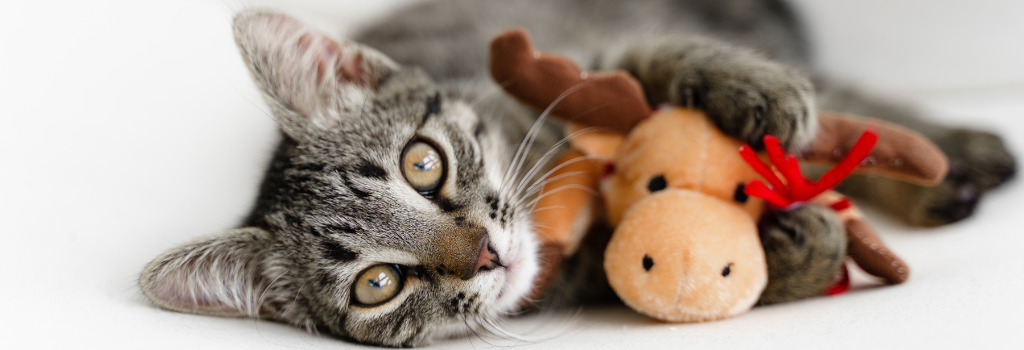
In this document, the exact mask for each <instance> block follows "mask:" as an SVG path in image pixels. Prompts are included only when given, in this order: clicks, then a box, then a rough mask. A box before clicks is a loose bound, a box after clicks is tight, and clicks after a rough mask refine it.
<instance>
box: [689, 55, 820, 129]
mask: <svg viewBox="0 0 1024 350" xmlns="http://www.w3.org/2000/svg"><path fill="white" fill-rule="evenodd" d="M671 89H672V90H673V91H671V93H672V94H673V95H675V96H674V97H675V99H676V100H677V103H679V104H681V105H684V106H693V107H696V108H700V109H703V110H704V111H705V112H706V113H708V116H709V117H711V119H712V120H714V121H715V123H716V124H717V125H718V126H719V128H721V129H722V131H724V132H725V133H727V134H729V135H731V136H734V137H738V138H740V139H742V140H744V141H746V142H747V143H749V144H750V145H752V146H753V147H754V148H756V149H761V148H763V146H764V143H763V138H764V135H773V136H775V137H777V138H779V140H780V141H781V143H782V145H783V146H784V147H786V148H788V149H793V148H797V147H800V146H802V145H804V144H806V143H807V142H810V141H811V140H812V139H813V138H814V133H815V132H816V131H817V130H816V129H817V119H816V111H815V100H814V89H813V86H812V85H811V82H810V81H809V80H808V79H807V78H806V77H805V76H804V75H803V74H801V73H799V72H796V71H795V70H792V69H789V68H786V67H784V66H782V65H780V64H776V63H774V62H770V61H763V60H733V61H729V62H721V63H718V64H715V65H712V66H710V67H701V68H699V69H696V70H687V71H684V72H681V74H679V75H678V76H677V78H676V79H675V81H674V84H673V86H672V88H671Z"/></svg>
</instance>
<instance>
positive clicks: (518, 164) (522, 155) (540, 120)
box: [499, 81, 591, 194]
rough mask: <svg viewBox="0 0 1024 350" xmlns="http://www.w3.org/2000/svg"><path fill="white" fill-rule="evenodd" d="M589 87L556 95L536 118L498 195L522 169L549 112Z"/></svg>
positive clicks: (574, 87) (578, 86)
mask: <svg viewBox="0 0 1024 350" xmlns="http://www.w3.org/2000/svg"><path fill="white" fill-rule="evenodd" d="M590 85H591V83H590V82H589V81H588V82H583V83H579V84H576V85H575V86H573V87H571V88H569V89H568V90H566V91H565V92H563V93H562V94H561V95H558V98H556V99H555V100H554V101H552V102H551V104H550V105H548V108H547V109H545V110H544V112H542V113H541V114H540V116H539V117H537V120H536V121H534V122H533V126H531V127H530V130H529V131H528V132H527V133H526V137H525V138H523V141H522V142H521V143H520V145H519V149H518V150H516V155H515V157H513V159H512V162H513V164H511V165H510V167H509V169H508V170H512V169H514V170H512V172H511V173H510V174H506V176H505V179H503V180H502V185H501V188H499V193H501V194H504V190H505V186H506V185H507V184H508V182H509V181H511V180H512V179H515V178H516V176H518V175H519V171H520V170H521V169H522V165H523V163H524V162H525V161H526V157H527V155H528V154H529V153H530V148H531V147H533V142H534V140H536V135H537V134H538V133H539V130H540V126H541V125H543V124H544V121H545V120H547V118H548V116H550V115H551V111H553V110H554V109H555V106H557V105H558V103H559V102H562V100H563V99H565V98H566V97H567V96H569V95H570V94H572V93H574V92H576V91H578V90H580V89H582V88H584V87H587V86H590ZM510 176H511V177H510Z"/></svg>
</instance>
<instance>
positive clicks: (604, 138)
mask: <svg viewBox="0 0 1024 350" xmlns="http://www.w3.org/2000/svg"><path fill="white" fill-rule="evenodd" d="M491 70H492V75H493V76H494V78H495V80H496V81H497V82H498V83H499V84H500V85H502V86H503V87H504V88H505V89H506V90H507V91H508V92H509V93H510V94H512V95H513V96H515V97H517V98H519V99H520V100H521V101H523V102H524V103H527V104H528V105H531V106H533V107H534V108H537V109H538V110H543V109H545V108H548V107H549V106H551V104H552V103H553V102H555V101H556V100H559V96H562V98H561V99H560V100H559V101H560V102H559V103H558V105H556V106H555V107H554V108H553V109H552V111H553V113H554V115H556V116H559V117H561V118H563V119H566V120H567V121H570V122H574V123H578V124H584V125H591V126H604V127H606V129H610V130H612V132H590V133H587V134H582V135H580V136H577V137H576V138H574V139H573V140H571V143H572V145H573V150H571V151H569V152H568V153H567V154H566V155H564V156H563V158H562V160H561V161H560V163H559V164H561V165H559V166H558V167H557V168H556V169H557V171H555V172H554V173H553V174H552V175H551V176H552V177H553V178H557V179H554V180H553V181H552V182H550V183H549V184H548V185H546V187H545V192H548V191H553V190H555V189H561V188H569V187H577V188H579V187H583V188H590V189H592V190H598V189H599V191H600V193H601V194H602V196H603V201H602V198H596V197H594V196H592V195H590V194H589V193H588V192H586V191H561V192H551V193H548V194H546V195H544V196H543V197H542V198H541V203H540V204H538V207H540V208H545V209H546V210H545V211H544V212H538V213H536V215H535V220H536V221H538V224H539V225H538V226H540V227H546V228H547V229H546V230H543V231H542V232H540V239H541V241H542V242H543V243H544V244H543V247H545V248H544V249H546V250H547V254H546V256H547V257H548V259H546V260H545V262H547V263H550V265H549V266H548V268H549V272H551V273H548V274H542V276H544V277H543V279H542V280H540V281H538V284H539V285H541V286H543V285H545V284H546V283H547V282H548V281H549V280H550V278H551V276H552V275H553V271H554V269H557V267H558V262H559V261H560V260H559V258H561V257H563V256H567V255H570V254H572V252H573V251H574V249H575V247H576V246H577V244H578V243H579V242H580V241H581V239H582V234H583V233H585V232H586V228H587V227H588V226H589V225H590V224H591V223H592V222H594V221H596V220H601V219H602V218H600V217H599V213H606V214H607V218H606V220H607V221H608V222H609V223H610V224H612V225H613V226H615V227H616V228H615V232H614V234H613V235H612V238H611V241H610V242H609V244H608V246H607V248H606V250H605V272H606V273H607V275H608V281H609V284H611V286H612V288H613V289H614V290H615V291H616V293H617V294H618V295H619V297H620V298H621V299H622V300H623V301H624V302H625V303H626V304H628V305H629V306H631V307H633V308H634V309H636V310H637V311H640V312H642V313H644V314H647V315H649V316H652V317H655V318H658V319H661V320H665V321H676V322H699V321H710V320H717V319H722V318H727V317H731V316H734V315H737V314H739V313H742V312H743V311H745V310H747V309H749V308H750V307H752V306H753V305H754V304H755V303H756V302H757V301H758V299H759V297H762V291H765V287H766V285H769V286H770V285H771V284H772V283H773V281H776V280H779V281H781V280H786V278H784V277H785V276H782V277H779V276H780V275H779V274H777V273H773V274H771V276H772V280H769V275H770V274H769V271H770V270H772V269H773V266H772V265H771V264H770V263H772V262H774V261H780V260H779V259H772V258H771V256H769V257H768V259H766V255H765V254H766V252H765V250H764V249H763V248H762V246H761V241H760V238H759V229H760V230H763V229H764V228H763V227H758V223H759V222H761V223H763V222H765V221H764V220H762V219H763V216H765V215H771V214H765V210H764V209H765V204H764V201H762V200H761V199H760V198H756V197H755V196H750V195H756V196H761V197H766V198H767V199H768V200H769V201H771V202H772V203H778V204H780V205H781V204H782V203H783V202H784V201H780V200H779V198H776V197H774V196H773V195H779V196H783V195H785V196H788V195H790V194H789V193H788V192H787V188H790V187H792V186H790V184H789V183H785V182H783V181H782V180H780V179H778V178H777V177H775V175H774V174H773V173H772V172H771V170H767V172H766V171H765V169H767V166H763V164H762V165H761V167H760V168H755V167H752V166H751V165H748V163H747V162H748V161H751V159H744V157H745V156H746V157H747V158H750V156H751V154H752V153H749V152H748V153H746V154H745V156H741V154H740V153H739V152H738V150H739V149H740V148H741V146H742V145H741V143H740V142H739V141H738V140H736V139H733V138H730V137H728V136H726V135H725V134H723V133H722V132H720V131H719V130H718V129H717V128H716V127H715V126H714V125H713V124H712V123H711V122H710V121H709V120H708V119H707V118H706V117H705V116H704V114H703V113H701V112H699V111H695V110H686V109H678V108H665V109H662V110H660V111H658V112H656V113H654V114H653V115H651V111H650V109H649V108H648V107H647V104H646V101H645V100H644V98H643V96H644V95H643V92H642V91H641V90H640V87H639V84H638V83H636V81H634V80H632V79H631V78H630V77H629V76H628V75H627V74H625V73H622V72H613V73H590V74H583V71H582V70H581V69H579V67H577V66H576V65H574V64H573V63H572V62H571V61H568V60H567V59H565V58H562V57H556V56H549V55H545V54H542V53H539V52H536V51H534V50H533V48H532V46H530V41H529V38H528V37H527V36H526V34H525V33H524V32H522V31H518V30H513V31H509V32H506V33H504V34H502V35H500V36H499V37H498V38H496V39H495V40H494V42H493V43H492V46H491ZM573 89H575V92H573V93H571V94H568V95H562V94H563V93H564V92H565V91H568V90H573ZM819 119H820V120H819V122H820V124H821V125H822V127H821V131H820V132H819V134H818V140H817V141H815V142H814V144H813V145H812V146H811V148H810V149H808V150H807V151H806V152H805V153H804V155H805V159H810V160H818V161H822V160H824V161H837V160H839V159H837V158H836V157H837V156H838V158H842V157H843V156H845V155H846V154H847V153H849V152H850V151H851V147H852V145H853V141H854V139H856V137H857V136H859V135H860V133H861V132H863V131H864V130H865V129H866V128H867V127H868V122H866V121H864V120H863V119H857V118H849V117H843V116H835V115H826V114H823V115H821V116H820V118H819ZM578 124H576V125H575V126H573V125H571V127H574V128H576V129H577V130H578V129H579V128H580V126H579V125H578ZM872 125H873V126H872V128H874V129H875V130H876V131H877V133H878V137H879V140H880V141H879V146H878V147H876V148H875V149H873V150H871V151H870V153H866V154H865V156H869V157H870V159H871V162H868V163H866V165H864V166H863V167H862V168H863V169H866V170H874V171H880V172H883V173H888V174H892V175H896V176H899V177H902V178H905V179H911V180H914V181H917V182H919V183H926V184H928V183H930V184H934V183H937V182H938V181H940V180H941V179H942V177H943V176H944V175H945V171H946V168H947V164H946V159H945V157H944V155H942V153H941V152H940V151H938V148H937V147H935V146H934V145H933V144H931V143H930V142H928V141H927V140H925V139H924V138H923V137H920V136H918V135H916V134H913V133H911V132H909V131H906V130H904V129H901V128H898V127H894V126H891V125H886V124H883V123H873V124H872ZM868 148H869V149H870V147H868ZM780 152H781V151H780ZM582 155H587V156H588V157H587V158H585V160H584V159H580V158H579V157H580V156H582ZM778 157H780V155H779V154H770V155H769V157H767V158H778ZM773 160H774V159H773ZM858 160H859V159H857V160H855V162H856V161H858ZM786 161H787V162H789V163H792V164H795V162H796V160H795V159H788V158H787V159H786ZM753 165H757V163H753ZM854 165H856V164H854ZM844 169H845V168H844ZM847 170H852V167H849V169H847ZM779 171H782V172H784V174H783V175H785V176H784V177H785V179H786V180H788V181H789V182H791V183H792V184H794V185H804V184H805V182H806V180H804V179H803V178H802V177H801V178H800V179H797V178H796V177H795V176H798V175H799V174H792V172H793V169H792V168H791V167H784V168H780V169H779ZM797 171H798V169H797ZM570 174H576V176H567V175H570ZM762 181H767V182H768V183H770V184H772V187H771V188H769V187H768V186H765V185H764V184H763V183H761V182H762ZM751 186H752V187H753V188H751ZM792 188H793V191H796V192H800V191H803V190H802V188H803V187H801V189H796V187H792ZM804 192H806V191H803V192H801V193H804ZM783 197H784V196H783ZM792 198H795V200H799V201H803V200H808V199H809V200H810V201H812V202H819V203H822V204H825V205H833V204H835V205H834V209H836V210H837V212H838V215H836V214H830V215H832V216H833V218H835V217H838V218H837V219H836V220H842V225H843V226H845V229H846V231H847V232H846V233H847V235H848V236H849V239H848V243H849V244H848V245H847V244H843V245H837V246H836V247H839V248H836V249H846V250H847V251H836V252H834V254H831V255H833V256H835V257H837V258H838V259H843V257H844V256H846V255H847V253H848V254H849V256H850V257H851V258H853V259H854V260H855V261H856V262H857V263H858V264H859V265H860V266H861V267H863V268H864V269H865V271H867V272H869V273H872V274H874V275H876V276H879V277H882V278H884V279H886V281H887V282H889V283H901V282H903V281H904V280H905V279H906V278H907V276H908V274H909V270H908V268H907V266H906V264H904V263H903V262H902V261H901V260H899V258H898V257H896V256H895V255H894V254H893V253H892V252H891V251H890V250H888V249H886V248H885V247H884V245H882V244H881V241H880V240H879V239H878V238H877V236H875V235H874V233H873V231H872V230H871V229H870V226H867V225H866V224H865V223H864V221H863V218H862V217H861V216H860V215H859V212H857V211H856V208H853V207H849V206H848V205H845V204H848V202H846V201H844V200H842V197H841V196H839V195H838V194H836V193H834V192H825V193H824V194H822V195H818V196H815V197H813V198H803V197H799V196H797V197H792ZM836 203H838V204H836ZM599 205H603V208H598V206H599ZM786 206H787V208H776V209H773V210H772V212H778V211H785V210H789V209H791V207H792V205H789V204H786ZM847 246H848V247H849V248H848V249H847V248H846V247H847ZM768 253H769V255H770V254H772V252H768ZM840 265H841V261H840ZM787 273H797V274H798V273H803V272H801V271H791V272H787ZM777 277H779V278H777ZM830 277H831V276H830ZM825 282H828V283H826V285H822V286H815V287H813V288H812V290H813V293H816V294H824V293H825V288H826V287H827V284H831V282H833V281H825ZM769 289H770V290H771V291H772V293H783V294H785V293H787V292H788V290H787V288H769ZM819 289H820V290H819ZM806 296H809V295H790V296H787V295H781V296H773V297H772V299H773V300H789V299H793V298H795V297H806Z"/></svg>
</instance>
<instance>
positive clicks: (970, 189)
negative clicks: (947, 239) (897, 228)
mask: <svg viewBox="0 0 1024 350" xmlns="http://www.w3.org/2000/svg"><path fill="white" fill-rule="evenodd" d="M933 141H935V143H936V144H938V146H939V148H941V149H942V151H943V152H945V153H946V155H947V156H948V157H949V173H948V174H947V175H946V179H945V180H943V182H942V183H941V184H939V185H938V186H935V187H927V188H921V189H920V190H919V191H920V192H921V195H920V196H918V198H917V200H916V201H915V202H914V203H912V206H911V207H912V209H911V215H910V221H911V224H915V225H919V226H936V225H943V224H948V223H953V222H956V221H960V220H963V219H965V218H967V217H969V216H971V214H973V213H974V208H975V206H977V204H978V201H979V200H980V199H981V196H982V195H983V194H984V193H985V192H986V191H988V190H990V189H992V188H995V187H998V186H999V185H1002V184H1003V183H1005V182H1006V181H1008V180H1009V179H1011V178H1013V176H1014V175H1015V174H1016V173H1017V161H1016V159H1015V158H1014V157H1013V155H1012V154H1010V152H1009V150H1008V149H1007V148H1006V145H1005V144H1004V143H1003V140H1002V138H1000V137H999V136H997V135H995V134H992V133H988V132H984V131H976V130H969V129H951V130H949V131H947V132H945V133H942V134H940V135H937V136H935V137H933Z"/></svg>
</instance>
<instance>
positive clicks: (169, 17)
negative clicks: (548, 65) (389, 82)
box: [0, 0, 1024, 349]
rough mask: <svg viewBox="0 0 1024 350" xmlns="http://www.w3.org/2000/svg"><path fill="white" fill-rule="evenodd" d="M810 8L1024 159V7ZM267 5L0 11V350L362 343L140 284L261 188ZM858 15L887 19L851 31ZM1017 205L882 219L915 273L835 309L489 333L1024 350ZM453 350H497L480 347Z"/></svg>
mask: <svg viewBox="0 0 1024 350" xmlns="http://www.w3.org/2000/svg"><path fill="white" fill-rule="evenodd" d="M400 2H404V1H400V0H396V1H384V2H376V3H374V4H373V5H367V4H365V3H369V1H326V2H315V1H302V2H298V3H291V4H289V5H288V7H287V8H288V9H289V11H290V12H292V13H295V14H297V15H299V16H301V17H303V18H305V19H307V20H310V21H312V22H314V23H316V24H317V25H319V26H321V27H323V28H325V29H328V30H332V31H338V32H341V31H343V30H345V28H348V27H349V25H351V24H352V23H358V22H359V21H362V20H365V19H366V18H368V17H369V16H373V15H378V14H380V13H382V11H383V9H384V7H383V6H390V5H393V4H395V3H400ZM799 2H800V3H803V4H805V5H807V8H806V10H805V12H806V13H808V14H810V15H813V17H812V18H813V20H812V21H811V22H812V24H813V27H814V28H815V29H816V30H818V32H817V33H818V35H816V36H815V40H816V41H818V42H819V44H822V45H820V46H821V48H822V52H821V53H820V55H819V58H821V60H822V64H823V66H824V67H825V68H826V69H828V70H829V71H831V72H833V73H835V74H837V75H840V76H845V77H848V78H853V80H856V81H858V82H860V83H863V84H865V85H867V86H871V87H875V88H879V89H883V90H891V91H905V92H912V93H914V94H913V98H915V99H917V100H919V101H921V102H923V103H925V104H926V105H927V106H928V107H929V109H930V110H931V111H933V112H934V113H935V114H936V115H937V116H938V117H940V118H943V119H945V120H948V121H951V122H956V123H964V124H972V125H981V126H985V127H989V128H993V129H998V130H999V131H1000V132H1001V133H1003V135H1005V137H1006V138H1007V139H1008V141H1009V142H1010V144H1011V145H1012V147H1013V148H1014V150H1015V151H1016V153H1017V154H1018V155H1024V145H1022V142H1021V138H1020V137H1021V135H1024V121H1022V119H1021V118H1020V116H1021V115H1024V98H1022V97H1024V64H1022V62H1024V48H1022V46H1020V45H1019V42H1020V39H1021V33H1024V24H1022V22H1020V21H1016V19H1017V17H1018V16H1019V14H1020V13H1021V12H1022V11H1021V10H1024V9H1022V8H1021V5H1020V3H1019V2H1012V3H1011V2H1006V3H996V2H994V1H973V2H971V5H970V6H971V7H970V8H956V7H954V6H953V5H952V4H954V2H953V1H925V0H916V1H882V0H872V1H858V2H852V1H851V2H850V3H848V4H836V3H834V2H828V3H825V2H816V1H809V0H801V1H799ZM257 4H259V3H255V2H251V1H245V2H238V3H235V2H233V1H232V2H222V1H190V0H177V1H169V2H163V3H161V2H153V1H121V2H115V1H97V2H91V3H84V2H75V1H62V2H31V3H30V2H4V3H3V4H2V5H0V45H2V52H0V107H2V108H3V109H2V111H3V117H2V118H3V119H2V121H3V123H2V126H0V164H2V165H0V166H2V168H0V198H2V199H0V222H2V223H3V225H4V226H3V232H2V237H3V241H2V243H0V264H2V265H0V266H2V271H3V272H2V275H0V276H2V281H3V282H2V283H3V284H2V286H0V300H3V301H4V302H5V304H6V305H7V306H6V307H5V308H4V310H3V312H0V334H2V335H3V336H2V337H0V347H3V348H5V349H20V348H69V347H76V348H77V347H86V348H154V349H156V348H160V349H182V348H211V349H213V348H216V349H233V348H251V349H278V348H303V349H306V348H350V347H357V346H356V345H353V344H349V343H344V342H341V341H338V340H335V339H332V338H329V337H323V336H315V335H310V334H306V333H303V332H301V331H299V330H297V329H293V328H291V327H288V326H284V325H280V324H276V323H271V322H263V321H253V320H239V319H223V318H213V317H202V316H193V315H185V314H179V313H172V312H167V311H162V310H159V309H157V308H155V307H154V306H152V305H151V304H149V303H148V302H147V301H146V300H145V298H144V297H142V295H141V293H140V292H139V291H138V287H137V286H136V284H135V279H136V278H137V274H138V273H139V271H140V270H141V269H142V267H143V266H144V265H145V264H146V263H147V262H148V261H149V260H150V259H151V258H153V257H155V256H156V255H157V254H158V253H160V252H162V251H163V250H165V249H167V248H170V247H172V246H174V245H176V244H179V243H182V242H184V241H187V240H189V239H191V238H193V237H196V236H199V235H202V234H207V233H212V232H216V231H220V230H223V229H226V228H230V227H232V226H233V225H234V224H236V223H237V222H238V221H239V220H240V219H241V217H242V216H243V215H244V214H245V213H246V211H247V209H248V206H249V205H250V204H251V201H252V200H253V198H254V196H255V191H256V184H257V182H258V181H259V177H260V174H261V172H262V170H263V167H264V164H265V162H266V161H267V159H268V157H269V153H270V151H271V149H272V147H273V144H274V142H275V139H276V131H275V127H276V126H275V124H274V123H273V122H272V121H271V120H270V119H269V118H268V117H267V116H266V115H265V114H264V113H263V112H262V109H263V108H264V107H263V104H262V101H260V99H259V96H258V95H257V93H256V91H255V90H254V88H253V87H252V84H251V82H250V81H249V77H248V75H247V72H246V71H245V69H244V67H243V65H242V61H241V59H239V57H238V54H237V50H236V49H235V47H234V43H233V41H232V39H231V33H230V20H231V16H232V13H234V12H236V11H238V10H239V9H242V8H247V7H252V6H255V5H257ZM887 4H888V5H887ZM961 6H967V5H961ZM879 8H884V9H885V11H882V12H879V11H875V10H874V9H879ZM858 18H865V20H866V21H868V22H870V23H872V25H871V26H869V27H867V28H861V29H858V30H853V29H851V28H852V27H854V26H853V25H852V24H853V21H854V19H858ZM334 19H336V20H334ZM950 19H956V20H955V21H950ZM1011 19H1012V20H1014V21H1016V23H1015V22H1014V21H1010V20H1011ZM950 48H954V49H955V50H953V51H952V52H953V53H952V54H947V53H949V52H950V51H949V50H950ZM944 50H945V51H944ZM883 53H884V55H885V56H884V57H883V56H880V55H881V54H883ZM939 72H941V73H939ZM986 87H987V88H986ZM1022 195H1024V188H1022V186H1021V184H1020V181H1015V182H1013V183H1011V184H1010V185H1009V186H1007V187H1005V188H1003V189H1001V190H1000V191H998V192H995V193H992V194H991V195H989V196H988V198H986V199H985V201H984V202H983V203H982V205H981V206H980V208H979V209H978V213H977V214H976V216H974V217H973V218H971V219H969V220H967V221H966V222H963V223H960V224H956V225H952V226H948V227H943V228H938V229H929V230H919V229H907V228H904V227H901V226H899V225H898V224H894V223H892V222H891V221H888V220H886V219H885V218H884V217H880V216H878V215H875V216H872V221H873V222H875V223H876V225H877V227H878V228H879V230H880V231H882V233H883V237H884V238H885V239H886V241H887V242H888V243H889V244H890V246H891V247H892V248H893V250H895V251H897V252H898V253H899V254H901V255H902V256H903V257H904V258H905V260H906V261H907V262H908V263H909V264H910V265H911V266H912V268H913V275H912V277H911V279H910V281H909V282H907V283H906V284H904V285H901V286H898V287H880V288H870V284H868V285H864V284H863V280H861V282H862V284H861V286H862V288H860V289H857V290H854V291H852V292H849V293H847V294H845V295H842V296H839V297H832V298H817V299H813V300H808V301H805V302H798V303H791V304H784V305H778V306H774V307H768V308H759V309H755V310H753V311H751V312H750V313H748V314H746V315H743V316H741V317H738V318H735V319H732V320H728V321H723V322H715V323H709V324H697V325H669V324H659V323H655V322H652V321H649V320H648V319H645V318H643V317H640V316H638V315H636V314H634V313H632V312H631V311H629V310H626V309H622V308H613V309H600V308H594V309H586V310H584V313H583V316H582V317H581V318H580V319H579V321H578V322H576V323H575V324H573V325H571V326H570V328H569V330H568V331H566V332H562V333H561V335H560V336H558V337H555V338H554V339H551V340H548V341H545V342H541V343H536V344H520V343H516V342H511V341H504V340H500V339H497V340H496V339H488V342H490V343H492V344H497V345H502V346H504V345H521V346H522V347H524V348H534V347H537V348H541V347H556V346H558V347H564V348H579V349H583V348H640V347H643V348H684V347H685V348H694V347H699V348H777V347H781V346H786V347H793V348H816V349H821V348H855V347H867V346H884V347H894V348H895V347H914V348H924V347H929V348H965V347H972V348H973V347H981V348H986V347H1010V346H1011V345H1012V344H1020V342H1021V341H1020V338H1019V332H1020V330H1021V329H1024V321H1022V319H1021V317H1020V313H1021V311H1024V298H1021V297H1020V291H1021V290H1024V282H1022V276H1024V262H1022V260H1021V258H1020V256H1021V254H1020V253H1019V252H1020V247H1022V246H1024V234H1022V232H1020V231H1024V230H1022V229H1021V228H1020V227H1021V226H1024V216H1022V215H1021V214H1024V212H1022V210H1021V209H1020V206H1019V204H1018V203H1019V202H1016V200H1017V199H1019V198H1021V196H1022ZM560 320H562V318H559V317H555V318H554V319H553V320H549V321H546V322H542V321H541V320H537V319H532V318H526V319H518V320H515V321H513V325H512V328H515V329H520V330H522V329H529V328H534V327H537V326H538V325H539V326H542V328H543V329H549V328H552V327H553V325H556V324H559V322H560ZM540 333H543V332H540ZM437 347H439V348H477V349H480V348H490V347H492V346H491V345H488V343H485V342H483V341H482V340H481V339H476V338H469V339H461V340H453V341H449V342H444V343H441V344H438V346H437Z"/></svg>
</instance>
